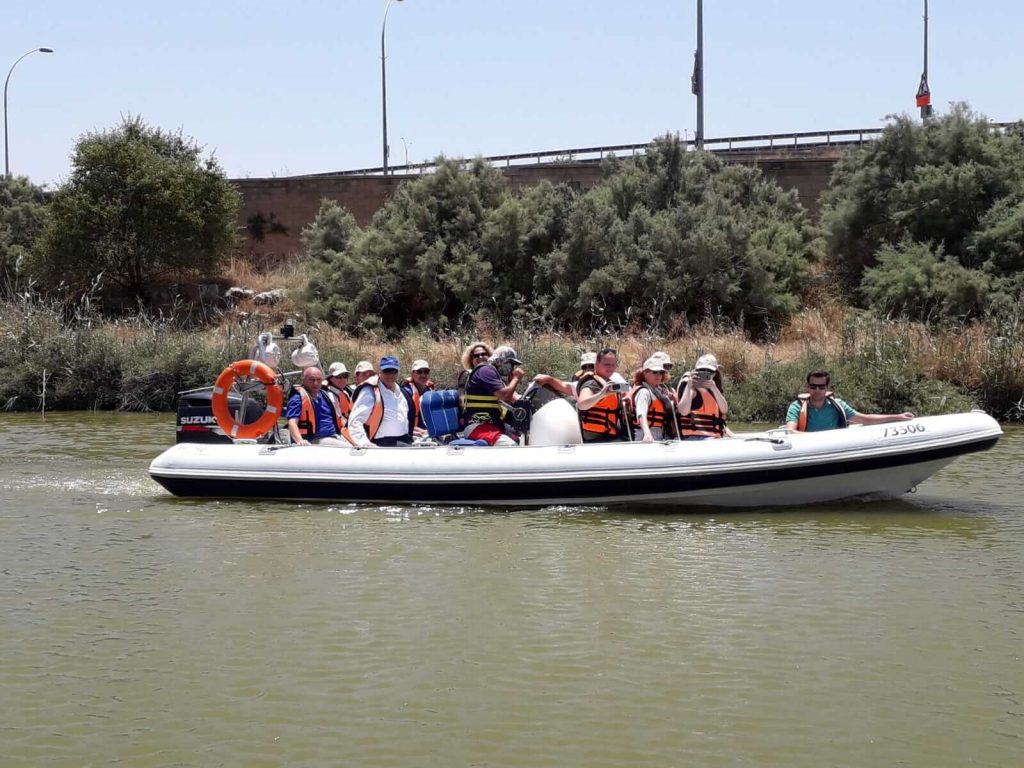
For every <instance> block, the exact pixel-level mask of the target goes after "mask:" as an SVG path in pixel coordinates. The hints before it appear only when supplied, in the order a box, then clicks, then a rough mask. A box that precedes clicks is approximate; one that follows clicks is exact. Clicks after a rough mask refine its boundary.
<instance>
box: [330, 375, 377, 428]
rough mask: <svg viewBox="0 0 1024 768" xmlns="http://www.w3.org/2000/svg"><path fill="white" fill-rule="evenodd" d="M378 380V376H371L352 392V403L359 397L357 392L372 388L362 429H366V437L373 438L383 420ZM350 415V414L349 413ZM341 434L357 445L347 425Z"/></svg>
mask: <svg viewBox="0 0 1024 768" xmlns="http://www.w3.org/2000/svg"><path fill="white" fill-rule="evenodd" d="M378 381H379V377H378V376H371V377H370V378H368V379H367V380H366V381H364V382H363V383H362V384H360V385H359V386H358V387H356V391H355V392H353V393H352V403H353V404H354V403H355V402H356V400H358V399H359V393H360V392H362V391H363V390H364V389H366V388H367V387H372V388H373V407H372V408H371V409H370V415H369V416H367V417H366V423H365V424H363V429H364V430H365V431H366V437H367V438H369V439H370V440H373V438H374V437H376V436H377V430H379V429H380V425H381V422H383V421H384V398H382V397H381V394H380V387H378V386H377V382H378ZM350 415H351V414H350ZM341 434H342V436H343V437H344V438H345V439H346V440H348V441H349V442H350V443H352V445H358V443H356V440H355V438H354V437H352V435H351V433H349V431H348V425H346V426H345V428H344V429H342V430H341Z"/></svg>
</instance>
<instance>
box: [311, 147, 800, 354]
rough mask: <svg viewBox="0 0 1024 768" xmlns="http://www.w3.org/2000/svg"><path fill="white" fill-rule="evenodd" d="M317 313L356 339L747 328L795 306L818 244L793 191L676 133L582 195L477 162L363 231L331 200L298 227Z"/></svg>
mask: <svg viewBox="0 0 1024 768" xmlns="http://www.w3.org/2000/svg"><path fill="white" fill-rule="evenodd" d="M303 242H304V246H305V249H306V254H307V256H308V257H309V258H310V261H311V263H312V268H311V279H310V282H309V290H308V294H309V296H308V298H309V302H310V303H309V311H310V315H311V316H312V317H313V318H315V319H322V320H326V321H328V322H331V323H337V324H340V325H341V326H342V327H344V328H347V329H350V330H352V331H366V330H370V331H380V332H382V333H385V334H389V335H394V334H397V333H400V332H402V331H404V330H405V329H406V328H409V327H413V326H418V325H422V326H424V327H426V328H428V329H430V330H431V331H433V332H445V331H448V330H452V329H457V328H458V327H460V326H461V325H464V324H467V323H468V322H470V321H472V322H479V321H481V319H483V318H485V317H486V318H489V319H490V320H491V321H492V322H493V323H496V324H497V325H498V326H499V327H501V328H503V329H505V330H509V329H511V328H514V327H524V326H533V327H543V328H547V329H551V328H555V329H561V330H568V331H573V332H586V333H591V332H596V333H599V334H603V333H615V332H618V331H620V330H622V329H623V328H626V327H629V328H635V329H652V330H661V329H665V328H668V327H670V326H673V325H678V324H679V323H680V319H682V321H684V322H693V321H696V320H699V319H701V318H704V317H706V316H708V315H718V316H724V317H728V318H731V319H733V320H740V319H744V320H745V321H746V323H747V324H748V326H749V327H750V328H752V329H753V330H754V331H760V330H762V329H764V328H766V327H767V326H769V325H771V324H775V323H778V322H780V321H781V320H784V319H785V318H787V317H788V316H789V315H790V314H791V313H792V312H794V311H796V309H798V308H799V306H800V303H801V291H802V289H803V286H804V284H805V282H806V277H807V272H808V267H809V265H810V264H811V263H812V262H813V261H815V260H816V259H817V258H818V255H819V254H818V250H819V242H818V240H817V239H816V235H815V231H814V230H813V229H812V227H811V225H810V223H809V221H808V219H807V217H806V214H805V213H804V211H803V209H802V208H801V207H800V205H799V203H798V202H797V199H796V195H795V194H794V193H784V192H782V190H781V189H780V188H779V187H778V186H777V185H776V184H774V183H772V182H768V181H766V180H765V179H764V178H763V176H762V175H761V174H760V172H759V171H757V170H756V169H753V168H748V167H744V166H737V165H727V164H725V163H723V162H722V161H720V160H718V159H717V158H715V157H714V156H713V155H711V154H709V153H696V152H686V151H684V147H683V145H682V144H681V142H680V141H679V139H678V138H676V137H671V136H669V137H664V138H662V139H658V140H657V141H655V142H654V143H653V144H652V145H651V146H650V147H649V149H648V151H647V153H646V154H645V155H643V156H641V157H639V158H636V159H631V160H622V161H619V160H611V161H609V162H608V164H607V165H606V169H605V177H604V179H603V180H602V181H601V182H600V183H599V184H598V185H597V186H596V187H594V188H593V189H592V190H590V191H589V192H588V193H586V194H584V195H582V196H578V195H576V194H574V193H573V192H571V191H570V190H569V189H568V188H567V187H565V186H555V185H552V184H548V183H542V184H539V185H537V186H534V187H531V188H529V189H527V190H525V191H523V192H521V193H519V194H513V193H512V192H511V191H509V190H508V188H507V187H506V185H505V183H504V180H503V178H502V176H501V174H500V173H499V172H498V171H497V170H495V169H494V168H491V167H490V166H488V165H487V164H486V163H484V162H483V161H482V160H475V161H473V162H471V163H468V164H467V163H464V162H462V161H455V160H444V159H443V158H442V159H441V160H439V162H438V166H437V169H436V171H435V172H434V173H432V174H429V175H425V176H423V177H421V178H419V179H417V180H414V181H410V182H407V183H405V184H403V185H402V186H401V187H399V189H398V191H397V192H396V193H395V194H394V196H392V198H391V199H390V200H389V201H388V202H387V203H386V204H385V206H384V207H383V208H382V209H381V210H380V211H378V213H377V215H376V216H375V217H374V220H373V223H372V225H371V226H370V227H369V228H367V229H366V230H364V231H359V230H358V228H356V227H355V224H354V222H353V221H352V220H351V217H350V216H348V214H347V213H345V212H343V211H341V210H340V209H339V208H338V207H337V206H336V205H333V204H325V206H324V207H323V208H322V209H321V211H320V214H319V216H318V217H317V220H316V221H315V222H314V223H313V224H312V225H311V226H310V227H309V228H308V229H307V230H306V232H305V233H304V239H303Z"/></svg>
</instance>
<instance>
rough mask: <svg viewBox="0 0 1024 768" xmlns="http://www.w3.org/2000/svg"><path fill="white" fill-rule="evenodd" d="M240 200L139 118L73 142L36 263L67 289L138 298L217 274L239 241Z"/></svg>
mask: <svg viewBox="0 0 1024 768" xmlns="http://www.w3.org/2000/svg"><path fill="white" fill-rule="evenodd" d="M239 206H240V197H239V194H238V192H237V191H236V190H235V189H234V187H233V186H232V185H231V184H230V183H229V182H228V181H227V179H225V177H224V174H223V172H222V171H221V169H220V167H219V166H218V164H217V162H216V161H215V160H214V159H213V158H212V157H209V158H206V159H203V157H202V150H201V148H200V147H198V146H197V145H196V144H194V143H193V141H192V140H190V139H186V138H184V137H183V136H182V135H181V133H180V131H179V132H178V133H166V132H164V131H162V130H160V129H158V128H151V127H149V126H147V125H146V124H145V123H144V122H143V121H142V119H141V118H139V117H129V118H125V119H124V120H123V121H122V122H121V124H120V125H119V126H117V127H116V128H114V129H113V130H110V131H105V132H102V133H90V134H86V135H85V136H83V137H82V138H80V139H79V141H78V143H77V145H76V146H75V151H74V155H73V158H72V171H71V177H70V179H68V181H67V182H66V183H65V184H63V185H62V186H61V187H60V188H59V189H58V190H57V191H56V193H55V194H54V196H53V202H52V206H51V212H52V215H51V217H50V221H49V223H48V225H47V227H46V230H45V233H44V235H43V238H42V247H41V249H40V253H39V258H38V259H37V260H36V262H35V265H34V269H35V271H36V273H37V274H38V276H39V278H40V280H41V282H42V284H43V285H44V286H46V287H50V288H56V287H57V286H59V285H63V286H64V287H65V288H66V290H68V292H70V293H71V294H72V295H74V294H78V293H81V292H83V291H85V290H87V289H88V288H89V287H90V286H91V285H93V284H95V283H96V282H97V278H98V277H99V276H100V275H102V283H103V285H105V286H108V285H113V286H116V288H117V289H119V291H120V292H122V293H124V294H127V295H132V296H138V297H145V289H146V287H147V286H148V285H150V284H151V283H153V282H155V281H159V280H160V279H165V278H167V277H169V276H173V277H174V278H176V279H177V278H181V277H191V276H196V275H201V274H208V273H209V272H211V271H213V270H215V269H216V268H217V266H218V265H219V264H220V263H221V260H222V259H223V258H224V257H225V256H226V255H227V254H228V253H229V252H230V250H231V248H232V247H234V245H235V242H236V229H237V219H236V217H237V213H238V209H239Z"/></svg>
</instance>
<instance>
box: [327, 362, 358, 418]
mask: <svg viewBox="0 0 1024 768" xmlns="http://www.w3.org/2000/svg"><path fill="white" fill-rule="evenodd" d="M324 391H325V392H326V393H327V396H328V397H329V398H330V400H331V404H332V405H333V406H334V410H335V412H336V413H337V415H338V431H339V432H340V431H341V430H342V429H343V428H344V427H345V425H346V424H348V414H349V412H350V411H351V410H352V392H353V389H352V387H351V386H349V383H348V368H346V367H345V364H344V363H331V367H330V368H328V369H327V387H326V388H325V390H324Z"/></svg>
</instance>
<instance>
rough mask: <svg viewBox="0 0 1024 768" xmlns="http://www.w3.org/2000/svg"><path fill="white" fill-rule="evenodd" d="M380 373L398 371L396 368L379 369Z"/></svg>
mask: <svg viewBox="0 0 1024 768" xmlns="http://www.w3.org/2000/svg"><path fill="white" fill-rule="evenodd" d="M380 372H381V373H398V369H397V368H381V369H380Z"/></svg>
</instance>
